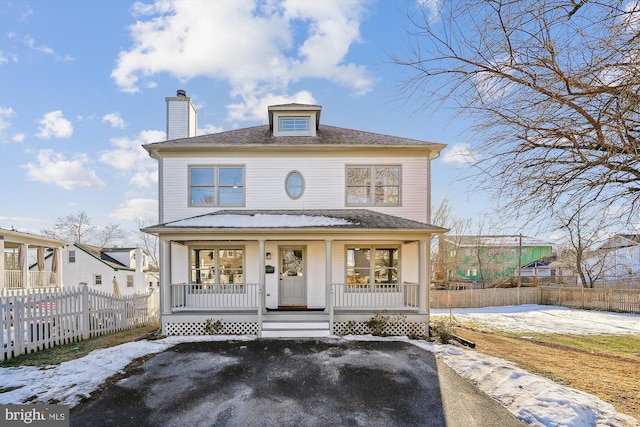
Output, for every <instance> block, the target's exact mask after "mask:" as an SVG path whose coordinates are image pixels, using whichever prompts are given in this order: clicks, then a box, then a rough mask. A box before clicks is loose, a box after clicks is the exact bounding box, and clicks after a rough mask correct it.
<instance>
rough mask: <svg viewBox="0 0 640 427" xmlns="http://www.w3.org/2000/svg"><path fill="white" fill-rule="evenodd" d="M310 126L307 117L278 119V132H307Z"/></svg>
mask: <svg viewBox="0 0 640 427" xmlns="http://www.w3.org/2000/svg"><path fill="white" fill-rule="evenodd" d="M309 126H310V118H309V117H279V118H278V131H280V132H307V131H308V130H309Z"/></svg>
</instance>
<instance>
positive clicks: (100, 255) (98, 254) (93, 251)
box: [75, 243, 132, 270]
mask: <svg viewBox="0 0 640 427" xmlns="http://www.w3.org/2000/svg"><path fill="white" fill-rule="evenodd" d="M75 246H76V247H77V248H78V249H81V250H83V251H84V252H86V253H88V254H89V255H91V256H92V257H94V258H96V259H99V260H100V261H102V263H104V264H106V265H108V266H109V267H111V268H113V269H114V270H132V268H131V267H129V266H128V265H124V264H122V263H121V262H120V261H118V260H117V259H115V258H112V257H110V256H109V255H107V254H106V253H104V252H103V248H100V247H98V246H91V245H85V244H82V243H75Z"/></svg>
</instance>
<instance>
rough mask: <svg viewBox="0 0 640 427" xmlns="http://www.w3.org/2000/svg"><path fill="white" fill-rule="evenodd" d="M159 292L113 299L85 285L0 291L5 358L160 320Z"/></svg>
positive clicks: (0, 340)
mask: <svg viewBox="0 0 640 427" xmlns="http://www.w3.org/2000/svg"><path fill="white" fill-rule="evenodd" d="M159 306H160V298H159V292H158V291H155V292H154V291H150V292H149V293H148V294H141V295H129V296H114V295H111V294H107V293H103V292H99V291H93V290H89V289H88V288H87V287H86V286H82V287H80V288H65V289H27V290H22V289H21V290H4V291H2V292H0V348H2V350H3V352H4V359H3V360H8V359H11V358H13V357H16V356H19V355H21V354H26V353H32V352H36V351H39V350H43V349H45V348H50V347H53V346H56V345H61V344H67V343H70V342H75V341H80V340H84V339H88V338H91V337H96V336H99V335H105V334H110V333H113V332H118V331H123V330H126V329H132V328H137V327H140V326H145V325H148V324H151V323H154V322H157V321H158V320H159V312H160V310H159Z"/></svg>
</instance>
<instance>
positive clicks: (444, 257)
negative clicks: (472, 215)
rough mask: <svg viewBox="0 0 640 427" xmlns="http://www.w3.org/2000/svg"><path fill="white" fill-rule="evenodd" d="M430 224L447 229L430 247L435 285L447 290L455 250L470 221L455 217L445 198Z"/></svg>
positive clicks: (454, 261)
mask: <svg viewBox="0 0 640 427" xmlns="http://www.w3.org/2000/svg"><path fill="white" fill-rule="evenodd" d="M432 223H433V225H436V226H438V227H443V228H448V229H449V232H448V233H447V234H446V235H444V234H441V235H439V236H438V239H437V243H435V242H432V247H431V253H432V258H433V260H434V262H433V263H434V270H435V280H436V285H438V286H443V287H444V288H446V289H449V288H450V280H451V278H452V275H453V270H454V269H455V267H456V264H457V261H456V259H457V256H458V254H457V248H459V247H460V243H461V242H460V240H461V238H462V236H463V235H464V234H465V233H466V232H468V229H469V227H470V225H471V220H470V219H462V218H457V217H455V216H454V215H453V214H452V209H451V206H450V205H449V200H448V199H446V198H445V199H443V200H442V202H441V203H440V205H438V208H437V209H436V211H435V212H434V214H433V220H432Z"/></svg>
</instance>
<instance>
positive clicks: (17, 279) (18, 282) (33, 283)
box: [4, 270, 58, 289]
mask: <svg viewBox="0 0 640 427" xmlns="http://www.w3.org/2000/svg"><path fill="white" fill-rule="evenodd" d="M28 287H29V288H32V289H41V288H57V287H58V285H57V284H55V283H51V272H50V271H29V286H28ZM4 288H5V289H26V288H27V286H25V284H24V283H23V280H22V271H20V270H5V272H4Z"/></svg>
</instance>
